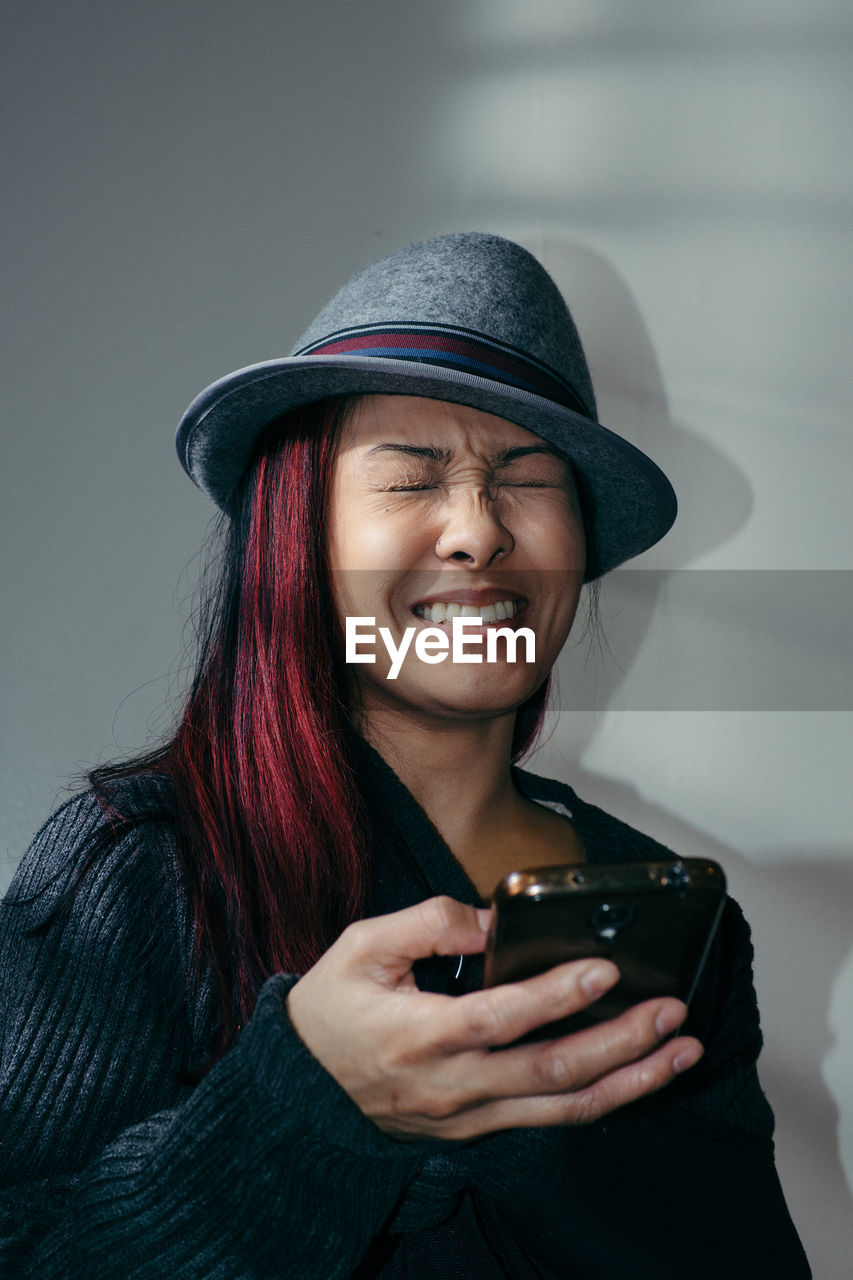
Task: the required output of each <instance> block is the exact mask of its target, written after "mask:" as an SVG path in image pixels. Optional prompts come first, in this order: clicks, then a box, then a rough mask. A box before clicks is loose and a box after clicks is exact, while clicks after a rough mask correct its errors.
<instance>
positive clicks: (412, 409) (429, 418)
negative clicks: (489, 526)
mask: <svg viewBox="0 0 853 1280" xmlns="http://www.w3.org/2000/svg"><path fill="white" fill-rule="evenodd" d="M384 444H406V445H415V446H421V447H433V448H436V449H438V450H441V451H449V452H450V453H452V454H457V453H459V452H466V451H471V452H473V453H476V454H478V455H482V456H485V457H491V456H492V455H494V454H496V453H498V452H500V451H505V450H507V449H511V448H518V447H530V446H536V445H539V446H542V447H543V448H545V449H549V448H550V446H549V445H548V444H547V442H546V441H544V440H543V439H542V438H541V436H537V435H535V434H534V432H532V431H528V430H527V429H526V428H525V427H520V426H518V425H517V424H516V423H514V422H508V421H507V420H506V419H505V418H499V417H497V416H496V415H495V414H493V413H485V412H483V410H481V409H473V408H471V407H470V406H468V405H463V404H454V403H452V402H451V401H447V400H430V399H426V398H425V397H423V396H389V395H376V396H363V397H361V398H360V399H359V400H358V401H357V402H356V404H355V407H354V408H353V410H352V413H351V415H350V416H349V418H348V421H347V424H346V426H345V428H344V431H343V433H342V436H341V440H340V447H339V453H344V452H350V453H355V454H356V455H358V456H361V457H370V458H382V457H387V456H389V455H388V454H386V453H385V452H384V451H383V450H382V448H381V446H382V445H384Z"/></svg>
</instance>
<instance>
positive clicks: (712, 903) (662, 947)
mask: <svg viewBox="0 0 853 1280" xmlns="http://www.w3.org/2000/svg"><path fill="white" fill-rule="evenodd" d="M725 893H726V878H725V876H724V874H723V871H722V868H721V867H720V866H719V865H718V864H717V863H716V862H711V861H710V860H707V861H706V860H704V859H701V858H673V859H671V860H669V861H659V862H626V863H612V864H611V865H609V866H608V865H603V866H589V865H586V864H583V865H579V864H574V865H570V866H560V867H539V868H536V869H534V870H530V871H513V872H512V873H511V874H510V875H508V876H506V877H505V878H504V879H503V880H502V881H501V882H500V884H499V885H498V887H497V889H496V890H495V894H494V897H493V899H492V901H493V906H494V911H493V914H492V924H491V929H490V931H489V937H488V939H487V942H486V957H485V970H484V980H483V985H484V986H487V987H491V986H496V985H497V984H498V983H502V982H519V981H521V980H523V979H524V978H530V977H533V976H534V975H535V974H538V973H543V972H544V971H545V970H547V969H551V968H553V966H554V965H557V964H563V963H565V962H566V961H567V960H580V959H585V958H588V957H590V956H605V957H606V958H607V959H608V960H612V961H613V962H614V964H615V965H616V966H617V967H618V969H619V971H620V973H621V975H622V976H621V978H620V980H619V982H618V983H617V984H616V986H615V987H613V988H612V989H611V990H610V991H608V992H606V993H605V994H604V995H603V996H602V997H601V998H600V999H599V1000H596V1002H595V1003H594V1004H592V1005H590V1006H589V1007H588V1008H586V1009H583V1010H581V1011H580V1012H579V1013H575V1014H572V1015H571V1016H570V1017H567V1018H561V1019H558V1020H557V1021H555V1022H551V1023H547V1024H546V1025H545V1026H543V1027H539V1028H537V1030H536V1031H535V1032H533V1033H532V1034H531V1035H530V1036H529V1037H526V1038H527V1039H545V1038H551V1037H553V1036H561V1035H567V1034H568V1033H569V1032H572V1031H579V1030H581V1029H582V1028H583V1027H587V1026H591V1025H593V1024H596V1023H599V1022H604V1021H606V1020H607V1019H609V1018H615V1017H617V1016H618V1015H619V1014H620V1013H623V1012H624V1011H625V1010H626V1009H627V1008H629V1007H630V1006H631V1005H634V1004H638V1003H639V1002H640V1001H642V1000H650V999H652V997H654V996H677V997H678V999H679V1000H683V1001H684V1002H685V1004H689V1002H690V997H691V996H692V994H693V992H694V990H695V988H696V984H697V982H698V981H699V975H700V973H701V971H702V965H703V964H704V962H705V958H706V956H707V954H708V951H709V949H710V946H711V941H712V939H713V936H714V931H715V930H716V927H717V925H718V923H719V920H720V916H721V914H722V910H723V904H724V902H725Z"/></svg>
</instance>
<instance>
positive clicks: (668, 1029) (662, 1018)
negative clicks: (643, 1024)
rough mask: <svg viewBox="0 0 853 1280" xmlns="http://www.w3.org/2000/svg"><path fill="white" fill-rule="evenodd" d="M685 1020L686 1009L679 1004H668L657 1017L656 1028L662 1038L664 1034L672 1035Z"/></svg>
mask: <svg viewBox="0 0 853 1280" xmlns="http://www.w3.org/2000/svg"><path fill="white" fill-rule="evenodd" d="M683 1021H684V1010H683V1009H681V1008H679V1007H678V1006H677V1005H667V1006H666V1008H665V1009H661V1011H660V1013H659V1014H658V1016H657V1018H656V1019H655V1030H656V1031H657V1033H658V1035H659V1036H660V1038H661V1040H662V1039H663V1038H664V1036H668V1035H671V1034H672V1032H673V1031H676V1030H677V1029H678V1028H679V1027H680V1026H681V1024H682V1022H683Z"/></svg>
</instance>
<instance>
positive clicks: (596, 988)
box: [580, 964, 616, 996]
mask: <svg viewBox="0 0 853 1280" xmlns="http://www.w3.org/2000/svg"><path fill="white" fill-rule="evenodd" d="M615 980H616V979H615V977H614V974H613V970H612V969H611V968H610V967H609V965H603V964H597V965H595V966H594V967H593V968H592V969H587V971H586V973H585V974H584V975H583V977H582V978H581V981H580V985H581V990H582V991H584V992H585V993H586V994H587V995H588V996H600V995H601V994H602V992H604V991H606V990H607V988H608V987H612V986H613V983H614V981H615Z"/></svg>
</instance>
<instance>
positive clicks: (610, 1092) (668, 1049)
mask: <svg viewBox="0 0 853 1280" xmlns="http://www.w3.org/2000/svg"><path fill="white" fill-rule="evenodd" d="M702 1053H703V1049H702V1046H701V1044H700V1043H699V1041H698V1040H695V1039H692V1038H691V1037H687V1036H682V1037H679V1038H678V1039H676V1040H669V1041H667V1042H666V1043H665V1044H663V1045H660V1046H659V1047H658V1048H657V1049H656V1050H655V1051H654V1052H653V1053H651V1054H649V1055H648V1056H647V1057H645V1058H643V1059H641V1060H640V1061H638V1062H632V1063H629V1064H628V1065H627V1066H625V1067H621V1068H619V1069H618V1070H617V1071H614V1072H612V1073H611V1074H609V1075H607V1076H605V1077H603V1078H602V1079H600V1080H597V1081H595V1082H594V1083H592V1084H590V1085H588V1086H586V1087H585V1088H583V1089H578V1090H574V1091H571V1092H567V1093H557V1094H544V1095H542V1096H532V1097H518V1098H498V1099H492V1100H490V1101H488V1102H483V1103H481V1104H478V1105H474V1106H472V1107H470V1108H468V1109H466V1110H460V1111H458V1112H456V1113H455V1114H452V1115H448V1116H447V1117H446V1118H443V1119H439V1120H437V1121H436V1120H435V1119H430V1120H428V1121H427V1122H426V1123H425V1124H424V1128H423V1132H425V1133H426V1132H428V1133H430V1134H431V1135H432V1136H433V1137H437V1138H448V1139H454V1140H459V1141H462V1140H467V1139H470V1138H477V1137H481V1136H483V1135H484V1134H487V1133H493V1132H495V1131H496V1130H498V1129H518V1128H539V1127H549V1126H550V1127H553V1126H556V1125H587V1124H591V1123H593V1122H595V1121H596V1120H600V1119H601V1118H602V1117H603V1116H606V1115H608V1114H609V1113H610V1112H611V1111H615V1110H617V1109H618V1108H619V1107H623V1106H626V1105H627V1104H628V1103H630V1102H636V1101H637V1100H638V1099H639V1098H642V1097H646V1096H648V1095H649V1094H652V1093H655V1092H657V1091H658V1090H659V1089H662V1088H664V1087H665V1086H666V1085H668V1084H670V1083H671V1082H672V1081H673V1080H674V1079H675V1078H676V1076H678V1075H680V1074H681V1072H683V1071H687V1070H689V1068H690V1067H692V1066H693V1065H694V1064H695V1063H696V1062H698V1061H699V1059H700V1058H701V1057H702Z"/></svg>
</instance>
